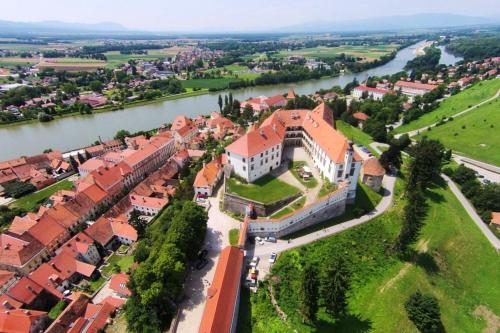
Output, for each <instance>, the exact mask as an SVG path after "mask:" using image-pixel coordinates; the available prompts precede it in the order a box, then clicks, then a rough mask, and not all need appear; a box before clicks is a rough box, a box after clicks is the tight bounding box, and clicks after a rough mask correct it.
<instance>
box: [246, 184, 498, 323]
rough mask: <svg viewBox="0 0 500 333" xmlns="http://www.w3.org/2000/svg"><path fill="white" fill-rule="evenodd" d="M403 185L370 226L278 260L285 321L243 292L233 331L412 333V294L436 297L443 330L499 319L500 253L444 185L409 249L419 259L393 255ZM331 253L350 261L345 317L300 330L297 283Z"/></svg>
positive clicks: (431, 195)
mask: <svg viewBox="0 0 500 333" xmlns="http://www.w3.org/2000/svg"><path fill="white" fill-rule="evenodd" d="M403 185H404V184H403V180H401V179H399V180H398V182H397V186H396V191H395V204H394V206H393V208H391V209H390V210H389V211H388V212H386V213H384V214H383V215H381V216H379V217H377V218H375V219H374V220H372V221H370V222H369V223H367V224H364V225H361V226H358V227H356V228H353V229H350V230H347V231H345V232H342V233H339V234H337V235H334V236H331V237H329V238H326V239H323V240H320V241H317V242H314V243H311V244H309V245H306V246H304V247H301V248H297V249H293V250H290V251H287V252H285V253H283V254H281V256H280V257H279V259H278V261H277V262H276V264H275V265H274V266H273V269H272V274H273V275H274V276H275V278H274V279H273V280H274V281H275V282H274V290H275V296H276V297H277V299H278V303H279V305H280V306H281V307H282V309H283V310H284V311H285V312H286V313H287V315H288V319H287V321H286V322H284V321H281V320H280V319H279V318H278V316H277V315H276V312H275V310H274V308H273V306H272V305H271V302H270V298H269V293H268V292H267V288H266V286H263V287H262V288H260V289H259V292H258V293H257V294H255V295H249V294H247V293H242V300H241V306H240V309H241V310H240V316H239V323H238V332H244V333H246V332H254V333H260V332H290V331H294V330H295V331H296V332H300V333H302V332H368V331H370V332H415V333H416V332H418V331H417V329H416V327H415V326H414V324H413V323H412V322H410V321H409V320H408V317H407V314H406V311H405V309H404V303H405V301H406V300H407V299H408V297H409V295H410V294H412V293H413V292H415V291H416V290H420V291H422V292H423V293H428V294H432V295H434V296H435V297H436V298H437V300H438V302H439V306H440V309H441V320H442V323H443V326H444V328H445V330H446V332H466V333H467V332H471V333H472V332H482V331H483V330H484V329H485V328H486V327H487V325H488V324H489V323H488V322H487V321H488V320H490V321H491V323H493V321H494V317H493V316H494V314H498V313H500V289H498V288H496V286H495V285H494V284H491V283H490V281H498V279H499V278H500V271H499V270H497V269H495V267H498V265H500V255H499V254H498V253H496V252H495V250H494V249H493V248H492V247H491V245H490V244H489V242H488V241H487V240H486V238H485V237H484V236H483V234H482V233H481V232H480V230H479V229H478V228H477V226H476V225H475V224H474V223H473V221H472V220H471V219H470V218H469V216H468V215H467V213H466V212H465V210H464V209H463V207H462V206H461V204H460V202H459V201H458V200H457V199H456V197H455V196H454V195H453V193H452V192H451V191H450V190H449V189H448V188H447V187H446V184H445V183H444V182H442V183H440V184H439V185H436V186H434V187H432V188H431V189H429V190H427V192H426V198H427V203H428V214H427V217H426V218H425V224H424V227H423V228H422V231H421V234H420V236H419V239H418V241H417V242H416V244H415V246H414V247H415V250H416V251H417V253H418V255H417V256H416V259H415V260H413V261H411V262H410V261H409V262H404V261H401V260H399V259H398V258H397V256H395V255H394V254H393V253H391V250H390V248H391V244H392V243H393V242H394V240H395V238H396V236H397V234H398V232H399V229H400V221H401V215H402V208H403V204H404V200H403V199H402V197H401V196H402V191H403ZM335 255H342V256H343V257H345V258H346V259H347V260H348V262H349V267H350V270H351V274H352V278H351V291H350V293H349V294H348V313H347V314H346V315H345V316H343V317H340V318H338V319H334V318H332V317H331V316H330V315H328V314H326V313H325V311H324V308H323V307H320V310H319V313H318V320H317V321H316V322H315V327H313V326H310V325H305V324H303V323H302V322H301V319H300V318H299V317H300V316H299V315H298V314H297V311H296V310H295V309H297V307H298V293H297V290H299V289H300V288H299V285H298V283H299V281H298V279H297V277H298V276H300V271H301V270H302V267H303V264H304V262H309V263H311V264H312V265H313V266H316V267H321V265H323V264H324V263H325V262H327V261H328V260H330V259H331V258H333V256H335ZM478 312H480V313H485V314H486V315H487V316H489V319H485V317H483V315H481V314H477V313H478ZM493 324H494V323H493ZM483 332H486V331H483ZM491 332H494V330H492V331H491Z"/></svg>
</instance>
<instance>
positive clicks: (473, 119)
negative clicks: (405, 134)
mask: <svg viewBox="0 0 500 333" xmlns="http://www.w3.org/2000/svg"><path fill="white" fill-rule="evenodd" d="M499 131H500V98H497V99H495V100H494V101H492V102H489V103H487V104H484V105H482V106H481V107H479V108H477V109H476V110H474V111H471V112H469V113H466V114H464V115H463V116H460V117H457V118H456V119H454V120H453V121H449V122H447V123H446V124H444V125H441V126H437V127H434V128H432V130H430V131H425V132H423V133H422V134H421V135H420V136H427V137H429V138H432V139H438V140H439V141H441V142H442V143H443V144H444V145H445V146H446V147H448V148H451V149H453V150H454V151H455V152H457V153H460V154H463V155H465V156H469V157H471V158H474V159H477V160H480V161H484V162H487V163H492V164H496V165H499V166H500V135H498V133H499Z"/></svg>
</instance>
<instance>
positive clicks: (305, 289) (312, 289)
mask: <svg viewBox="0 0 500 333" xmlns="http://www.w3.org/2000/svg"><path fill="white" fill-rule="evenodd" d="M299 295H300V313H302V316H303V317H304V319H305V320H306V321H314V320H315V319H316V314H317V312H318V279H317V271H316V268H315V267H314V266H313V265H312V264H310V263H308V264H306V266H305V267H304V270H303V272H302V279H301V284H300V290H299Z"/></svg>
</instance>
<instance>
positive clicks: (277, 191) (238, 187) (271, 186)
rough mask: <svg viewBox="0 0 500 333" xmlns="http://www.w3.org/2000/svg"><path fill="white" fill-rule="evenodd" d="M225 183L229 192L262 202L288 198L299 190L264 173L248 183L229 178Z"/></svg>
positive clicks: (266, 202)
mask: <svg viewBox="0 0 500 333" xmlns="http://www.w3.org/2000/svg"><path fill="white" fill-rule="evenodd" d="M226 184H227V188H228V190H229V192H232V193H235V194H237V195H239V196H241V197H244V198H248V199H250V200H255V201H258V202H262V203H264V204H268V203H271V202H275V201H277V200H280V199H284V198H288V197H290V196H292V195H295V194H297V193H299V192H300V190H299V189H298V188H296V187H294V186H292V185H289V184H287V183H285V182H283V181H281V180H279V179H277V178H275V177H273V176H271V175H266V176H264V177H261V178H259V179H257V180H256V181H255V182H253V183H248V184H243V183H241V182H239V181H238V180H236V179H234V178H229V179H228V180H227V183H226Z"/></svg>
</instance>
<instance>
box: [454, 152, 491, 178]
mask: <svg viewBox="0 0 500 333" xmlns="http://www.w3.org/2000/svg"><path fill="white" fill-rule="evenodd" d="M453 159H454V160H455V162H457V163H458V164H464V165H465V166H466V167H468V168H470V169H472V170H474V171H476V172H477V173H478V174H480V175H481V176H483V178H484V179H488V180H489V181H491V182H494V183H500V167H497V166H496V165H491V164H488V163H484V162H481V161H477V160H473V159H472V158H468V157H464V156H460V155H457V154H453Z"/></svg>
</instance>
